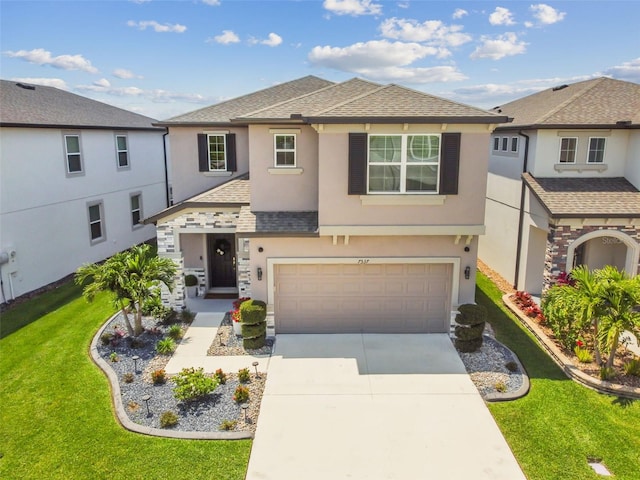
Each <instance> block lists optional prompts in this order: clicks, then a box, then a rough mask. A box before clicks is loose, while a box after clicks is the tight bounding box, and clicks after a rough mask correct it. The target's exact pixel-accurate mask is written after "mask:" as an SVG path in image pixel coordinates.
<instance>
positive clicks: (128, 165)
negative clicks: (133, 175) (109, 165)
mask: <svg viewBox="0 0 640 480" xmlns="http://www.w3.org/2000/svg"><path fill="white" fill-rule="evenodd" d="M119 138H124V142H125V148H124V150H123V149H121V148H120V145H118V139H119ZM115 142H116V166H117V167H118V170H126V169H128V168H131V161H130V159H129V157H130V155H129V138H128V136H127V135H126V134H122V133H117V134H116V135H115ZM121 153H124V154H125V155H126V158H127V163H126V165H120V154H121Z"/></svg>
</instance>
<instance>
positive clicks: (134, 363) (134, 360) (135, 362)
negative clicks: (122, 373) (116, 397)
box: [131, 355, 140, 372]
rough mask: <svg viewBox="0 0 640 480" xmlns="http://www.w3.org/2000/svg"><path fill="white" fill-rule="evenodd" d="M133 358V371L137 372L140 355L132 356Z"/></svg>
mask: <svg viewBox="0 0 640 480" xmlns="http://www.w3.org/2000/svg"><path fill="white" fill-rule="evenodd" d="M131 359H132V360H133V371H134V372H137V371H138V360H140V357H139V356H138V355H134V356H133V357H131Z"/></svg>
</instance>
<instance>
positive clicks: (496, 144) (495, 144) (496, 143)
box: [493, 137, 500, 151]
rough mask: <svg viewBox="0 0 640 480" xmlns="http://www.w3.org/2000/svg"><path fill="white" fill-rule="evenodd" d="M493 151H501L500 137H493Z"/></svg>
mask: <svg viewBox="0 0 640 480" xmlns="http://www.w3.org/2000/svg"><path fill="white" fill-rule="evenodd" d="M493 149H494V150H496V151H497V150H500V137H493Z"/></svg>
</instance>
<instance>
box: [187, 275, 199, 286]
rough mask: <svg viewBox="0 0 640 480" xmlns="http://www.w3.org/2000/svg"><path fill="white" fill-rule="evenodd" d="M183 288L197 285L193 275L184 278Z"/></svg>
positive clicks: (196, 279)
mask: <svg viewBox="0 0 640 480" xmlns="http://www.w3.org/2000/svg"><path fill="white" fill-rule="evenodd" d="M184 285H185V287H195V286H197V285H198V277H196V276H195V275H187V276H185V277H184Z"/></svg>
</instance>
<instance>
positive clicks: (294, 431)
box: [246, 334, 525, 480]
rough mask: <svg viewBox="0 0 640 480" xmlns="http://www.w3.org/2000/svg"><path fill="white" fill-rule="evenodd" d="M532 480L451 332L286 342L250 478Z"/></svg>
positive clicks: (271, 381)
mask: <svg viewBox="0 0 640 480" xmlns="http://www.w3.org/2000/svg"><path fill="white" fill-rule="evenodd" d="M288 478H292V479H293V478H304V479H305V480H321V479H322V480H326V479H332V480H337V479H350V480H365V479H366V480H377V479H380V480H382V479H386V480H389V479H398V480H413V479H416V480H417V479H427V478H433V479H447V480H456V479H465V480H466V479H474V480H482V479H487V480H489V479H491V480H499V479H504V480H518V479H524V478H525V477H524V475H523V473H522V471H521V470H520V468H519V466H518V464H517V462H516V460H515V458H514V456H513V454H512V453H511V451H510V449H509V447H508V445H507V443H506V441H505V440H504V437H503V436H502V434H501V433H500V430H499V429H498V427H497V425H496V423H495V422H494V420H493V417H492V416H491V414H490V413H489V411H488V409H487V407H486V406H485V404H484V402H483V400H482V398H481V397H480V395H479V394H478V391H477V389H476V388H475V386H474V385H473V383H472V382H471V379H470V378H469V376H468V375H467V373H466V371H465V369H464V366H463V364H462V362H461V361H460V358H459V357H458V355H457V353H456V351H455V349H454V348H453V345H452V344H451V341H450V339H449V337H448V335H358V334H356V335H278V337H277V342H276V347H275V352H274V354H273V356H272V358H271V361H270V364H269V376H268V378H267V385H266V389H265V393H264V396H263V399H262V406H261V411H260V417H259V420H258V428H257V431H256V436H255V440H254V444H253V449H252V452H251V458H250V460H249V467H248V472H247V477H246V479H247V480H268V479H274V480H275V479H278V480H281V479H288Z"/></svg>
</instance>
